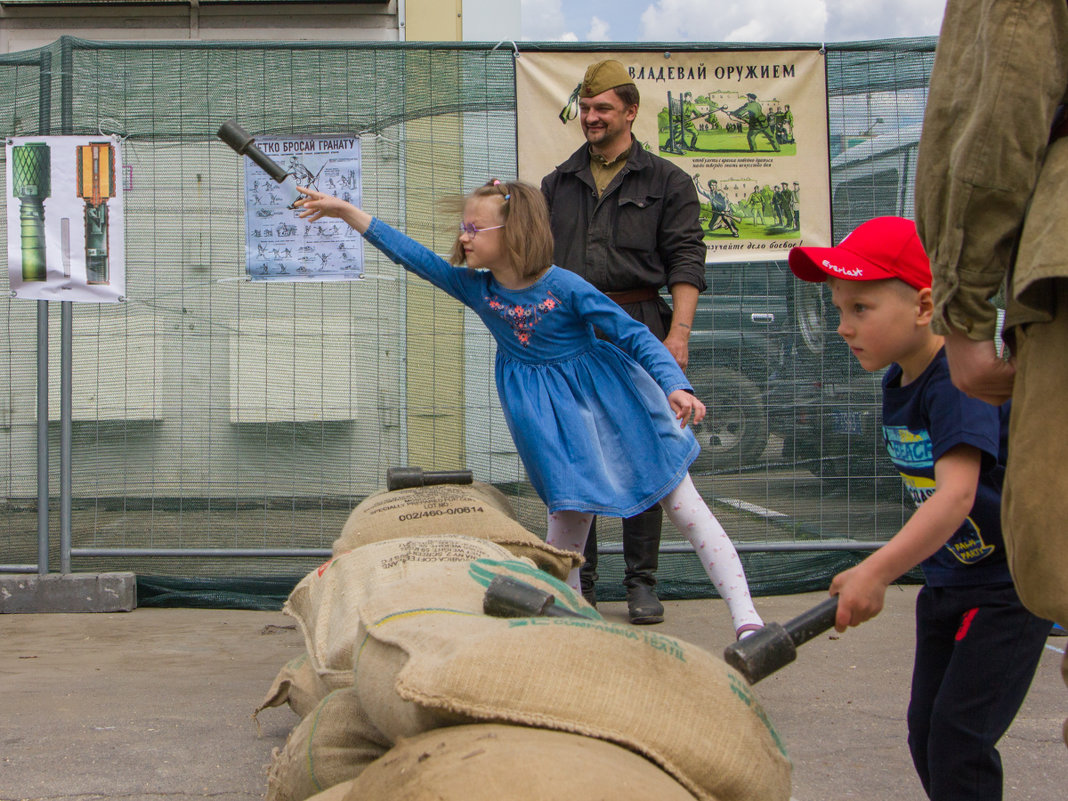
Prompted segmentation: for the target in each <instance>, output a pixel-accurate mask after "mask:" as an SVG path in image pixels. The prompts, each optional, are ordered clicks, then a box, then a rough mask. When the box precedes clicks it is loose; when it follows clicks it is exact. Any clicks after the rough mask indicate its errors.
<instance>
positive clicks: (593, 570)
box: [579, 517, 598, 608]
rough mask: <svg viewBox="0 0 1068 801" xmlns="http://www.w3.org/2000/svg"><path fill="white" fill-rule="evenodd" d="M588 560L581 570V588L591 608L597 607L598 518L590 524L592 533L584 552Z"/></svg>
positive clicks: (588, 536)
mask: <svg viewBox="0 0 1068 801" xmlns="http://www.w3.org/2000/svg"><path fill="white" fill-rule="evenodd" d="M582 556H583V558H584V559H585V560H586V561H585V562H583V563H582V567H581V568H579V586H580V587H581V588H582V597H583V598H585V599H586V603H588V604H589V605H590V606H592V607H594V608H596V607H597V578H598V577H597V518H596V517H595V518H593V522H592V523H590V533H589V534H588V535H587V536H586V547H585V549H584V550H583V552H582Z"/></svg>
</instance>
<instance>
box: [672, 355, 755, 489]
mask: <svg viewBox="0 0 1068 801" xmlns="http://www.w3.org/2000/svg"><path fill="white" fill-rule="evenodd" d="M691 381H692V383H693V388H694V392H695V393H696V395H697V397H698V398H700V399H701V400H702V401H703V402H704V403H705V406H706V407H707V408H708V413H707V414H706V416H705V419H704V420H703V421H702V422H700V423H698V424H697V425H695V426H693V433H694V435H696V437H697V441H698V442H699V443H700V444H701V453H700V454H699V455H698V457H697V461H695V462H694V464H693V467H692V468H691V469H692V470H693V472H695V473H707V472H711V471H717V472H719V471H723V470H733V469H737V468H738V467H744V466H747V465H750V464H754V463H756V462H757V461H758V460H759V459H760V455H761V454H762V453H764V449H765V448H767V446H768V419H767V415H766V414H765V411H764V400H763V398H762V397H761V394H760V389H759V388H758V387H757V385H756V384H755V383H753V382H752V381H751V380H750V379H748V378H746V377H745V376H744V375H742V374H741V373H739V372H738V371H737V370H732V369H730V368H729V367H713V368H711V369H710V370H706V371H703V372H701V373H700V374H698V375H695V376H693V377H691Z"/></svg>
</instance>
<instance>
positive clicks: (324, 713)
mask: <svg viewBox="0 0 1068 801" xmlns="http://www.w3.org/2000/svg"><path fill="white" fill-rule="evenodd" d="M389 747H390V743H389V742H388V741H386V740H385V739H383V738H382V736H381V735H380V734H379V733H378V732H377V731H376V730H375V728H374V727H373V726H372V725H371V724H370V723H368V721H367V719H366V717H365V716H364V714H363V712H362V710H361V708H360V703H359V699H358V698H357V697H356V692H355V691H354V690H353V689H352V688H351V687H349V688H344V689H341V690H334V691H333V692H332V693H330V694H329V695H327V696H326V697H325V698H324V699H323V700H322V701H320V702H319V704H318V706H316V707H315V709H314V710H312V711H311V712H310V713H309V714H308V715H306V716H305V718H304V719H303V720H302V721H301V722H300V723H298V724H297V725H296V726H295V727H294V729H293V731H291V732H290V733H289V737H288V738H287V739H286V743H285V745H284V746H283V747H282V748H281V749H275V752H274V753H273V754H272V757H271V766H270V768H269V769H268V772H267V796H266V798H267V801H304V799H306V798H309V797H311V796H313V795H315V794H316V793H321V792H322V791H323V790H326V789H328V788H330V787H333V786H334V785H337V784H340V783H341V782H345V781H348V780H350V779H353V778H355V777H356V776H358V775H359V774H360V772H361V771H362V770H363V769H364V768H365V767H367V766H368V765H369V764H371V763H372V762H373V761H374V760H376V759H378V758H379V757H380V756H382V755H383V754H384V753H386V751H387V750H388V749H389Z"/></svg>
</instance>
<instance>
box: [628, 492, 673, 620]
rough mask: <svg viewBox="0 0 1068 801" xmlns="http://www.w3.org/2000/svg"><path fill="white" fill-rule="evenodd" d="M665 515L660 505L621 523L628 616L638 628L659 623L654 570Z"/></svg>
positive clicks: (661, 611)
mask: <svg viewBox="0 0 1068 801" xmlns="http://www.w3.org/2000/svg"><path fill="white" fill-rule="evenodd" d="M663 521H664V511H663V510H662V509H661V508H660V506H659V505H657V506H655V507H653V508H651V509H647V510H645V511H644V512H642V513H640V514H637V515H635V516H634V517H628V518H626V519H625V520H624V521H623V561H624V563H625V564H626V573H625V575H624V578H623V584H624V585H625V586H626V588H627V613H628V615H629V616H630V622H631V623H633V624H635V625H638V626H643V625H650V624H653V623H662V622H663V620H664V605H663V604H662V603H660V599H659V598H657V597H656V589H655V588H656V568H657V566H658V564H659V560H660V527H661V525H662V524H663Z"/></svg>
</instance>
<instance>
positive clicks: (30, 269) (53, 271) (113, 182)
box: [6, 136, 126, 303]
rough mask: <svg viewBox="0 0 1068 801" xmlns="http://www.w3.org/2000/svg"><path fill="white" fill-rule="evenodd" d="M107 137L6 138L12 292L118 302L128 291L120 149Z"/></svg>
mask: <svg viewBox="0 0 1068 801" xmlns="http://www.w3.org/2000/svg"><path fill="white" fill-rule="evenodd" d="M119 145H120V143H119V140H118V139H117V138H114V137H109V136H16V137H11V138H10V139H8V140H7V149H6V155H7V165H6V173H7V237H8V242H7V253H8V277H9V278H10V283H11V295H12V297H16V298H25V299H28V300H72V301H83V302H87V303H117V302H118V301H120V300H122V299H123V296H124V295H125V294H126V255H125V235H124V232H125V224H124V217H123V189H124V186H123V179H124V173H123V169H122V148H121V147H120V146H119Z"/></svg>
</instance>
